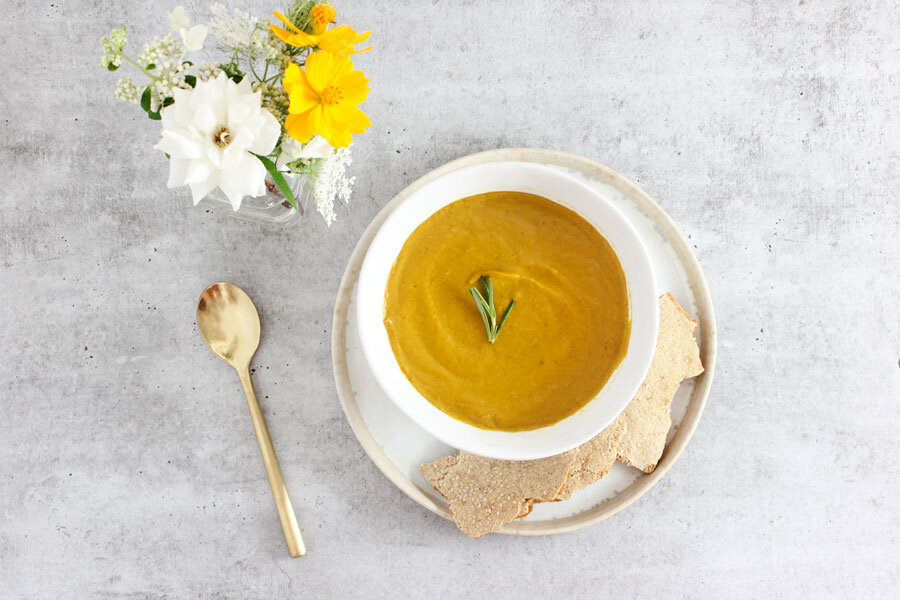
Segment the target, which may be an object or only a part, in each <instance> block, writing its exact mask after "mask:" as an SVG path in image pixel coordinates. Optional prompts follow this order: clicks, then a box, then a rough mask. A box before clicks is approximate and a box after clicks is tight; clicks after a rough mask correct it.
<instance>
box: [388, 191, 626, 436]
mask: <svg viewBox="0 0 900 600" xmlns="http://www.w3.org/2000/svg"><path fill="white" fill-rule="evenodd" d="M482 277H485V278H486V279H487V281H488V282H489V283H490V285H491V288H492V290H491V291H492V296H493V298H492V301H493V302H494V304H495V306H496V312H497V320H498V321H499V320H500V319H501V317H502V315H503V314H504V312H505V310H506V308H507V307H508V306H509V305H510V303H511V302H512V301H515V310H512V311H510V314H509V315H508V316H507V320H506V322H505V323H503V324H502V330H500V331H497V332H495V333H496V335H494V336H493V338H494V339H492V340H489V337H490V336H491V327H490V326H489V324H488V320H487V319H485V318H483V316H482V314H480V312H481V308H483V307H484V305H482V306H481V308H480V307H479V304H480V303H479V302H478V299H477V298H476V301H474V302H473V296H474V294H472V293H471V292H470V289H472V288H475V289H478V290H484V288H483V285H484V281H483V280H482ZM484 292H485V293H487V290H484ZM384 323H385V327H386V328H387V333H388V337H389V339H390V342H391V348H392V349H393V351H394V355H395V356H396V358H397V362H398V363H399V364H400V368H401V369H402V370H403V373H404V374H405V375H406V377H407V378H408V379H409V381H410V382H411V383H412V385H413V386H414V387H415V388H416V389H417V390H418V391H419V393H421V394H422V395H423V396H424V397H425V398H426V399H428V401H429V402H431V403H432V404H433V405H434V406H436V407H437V408H438V409H440V410H441V411H443V412H445V413H446V414H448V415H450V416H451V417H453V418H455V419H457V420H459V421H463V422H465V423H469V424H471V425H474V426H476V427H480V428H483V429H492V430H499V431H526V430H530V429H537V428H540V427H545V426H547V425H552V424H553V423H556V422H558V421H561V420H562V419H564V418H566V417H568V416H570V415H572V414H573V413H575V412H577V411H578V410H579V409H580V408H582V407H583V406H584V405H585V404H587V403H588V402H589V401H590V400H591V399H592V398H594V397H595V396H596V395H597V393H598V392H599V391H600V390H601V389H602V388H603V386H604V385H605V384H606V382H607V381H608V380H609V378H610V376H611V375H612V373H613V372H614V371H615V369H616V367H618V365H619V363H620V362H621V361H622V359H623V358H624V356H625V350H626V348H627V346H628V338H629V335H630V332H631V322H630V320H629V304H628V290H627V287H626V284H625V274H624V272H623V271H622V267H621V265H620V264H619V260H618V258H617V257H616V254H615V252H614V251H613V249H612V247H611V246H610V245H609V242H607V241H606V239H605V238H604V237H603V236H602V235H601V234H600V233H599V232H598V231H597V230H596V229H595V228H594V227H593V226H592V225H591V224H590V223H588V222H587V221H585V220H584V219H583V218H582V217H580V216H579V215H578V214H577V213H575V212H574V211H572V210H570V209H568V208H565V207H564V206H561V205H559V204H557V203H555V202H551V201H550V200H547V199H546V198H542V197H541V196H535V195H533V194H525V193H521V192H491V193H487V194H479V195H477V196H470V197H468V198H463V199H461V200H457V201H455V202H453V203H451V204H449V205H447V206H446V207H444V208H442V209H441V210H439V211H437V212H436V213H435V214H433V215H432V216H431V217H429V218H428V219H427V220H425V221H424V222H423V223H422V224H421V225H419V227H418V228H416V230H415V231H414V232H413V233H412V235H410V236H409V238H408V239H407V240H406V243H405V244H404V245H403V248H402V250H401V251H400V254H399V256H398V257H397V260H396V262H395V263H394V266H393V268H392V269H391V274H390V277H389V279H388V283H387V288H386V290H385V304H384ZM486 326H487V328H488V331H487V334H486V331H485V328H486ZM496 329H500V328H499V327H498V328H496Z"/></svg>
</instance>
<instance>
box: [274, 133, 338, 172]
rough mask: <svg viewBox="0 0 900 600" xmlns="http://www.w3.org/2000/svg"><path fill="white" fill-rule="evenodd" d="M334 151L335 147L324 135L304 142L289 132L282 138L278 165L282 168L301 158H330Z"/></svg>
mask: <svg viewBox="0 0 900 600" xmlns="http://www.w3.org/2000/svg"><path fill="white" fill-rule="evenodd" d="M333 151H334V148H332V147H331V144H329V143H328V141H327V140H326V139H325V138H323V137H322V136H318V135H316V136H313V138H312V139H311V140H309V141H308V142H306V143H305V144H303V143H301V142H298V141H297V140H295V139H294V138H292V137H291V136H289V135H288V134H284V136H283V137H282V139H281V154H280V155H279V156H278V162H277V163H276V165H277V166H278V169H279V170H281V169H284V167H285V166H286V165H287V164H288V163H292V162H294V161H295V160H299V159H301V158H305V159H310V158H328V157H329V156H331V153H332V152H333Z"/></svg>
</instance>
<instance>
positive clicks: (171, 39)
mask: <svg viewBox="0 0 900 600" xmlns="http://www.w3.org/2000/svg"><path fill="white" fill-rule="evenodd" d="M183 58H184V46H183V45H182V44H181V43H179V42H178V40H176V39H175V36H174V35H173V34H171V33H170V34H168V35H164V36H162V37H157V38H154V40H153V41H152V42H150V43H149V44H145V45H144V52H143V54H141V55H140V56H139V57H138V59H137V62H138V64H139V65H141V66H147V65H149V64H153V65H159V64H160V63H163V62H170V63H175V62H181V60H182V59H183Z"/></svg>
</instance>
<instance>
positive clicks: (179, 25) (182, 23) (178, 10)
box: [169, 6, 191, 31]
mask: <svg viewBox="0 0 900 600" xmlns="http://www.w3.org/2000/svg"><path fill="white" fill-rule="evenodd" d="M190 22H191V20H190V19H189V18H188V17H187V15H186V14H184V7H183V6H176V7H175V10H173V11H172V12H170V13H169V23H171V24H172V30H173V31H178V30H179V29H184V28H185V27H187V26H188V24H189V23H190Z"/></svg>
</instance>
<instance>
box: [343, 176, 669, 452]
mask: <svg viewBox="0 0 900 600" xmlns="http://www.w3.org/2000/svg"><path fill="white" fill-rule="evenodd" d="M479 176H485V177H487V178H488V182H487V183H484V182H481V181H480V180H479V182H478V183H477V184H475V187H476V188H478V189H477V190H476V191H474V192H473V191H472V190H471V188H470V189H469V190H468V191H466V192H453V193H448V192H445V191H441V192H439V191H438V190H439V189H440V188H441V186H442V185H443V186H445V187H449V188H452V189H456V188H453V186H452V184H453V182H454V181H455V182H460V181H461V180H463V179H465V178H466V177H469V178H470V180H478V177H479ZM491 177H493V178H494V179H495V180H496V179H497V178H499V179H503V178H504V177H506V178H507V179H503V180H504V181H512V182H513V183H512V184H506V183H503V184H497V183H493V184H491V182H490V178H491ZM523 181H524V182H527V183H528V185H525V184H523V183H522V182H523ZM448 182H449V183H451V185H450V186H447V183H448ZM536 182H537V183H536ZM548 182H549V183H548ZM551 183H552V187H553V191H548V188H550V187H551ZM532 186H536V188H535V187H532ZM498 188H499V189H498ZM557 189H561V190H562V191H561V192H559V194H560V195H561V196H564V197H563V198H561V197H560V196H556V195H555V194H556V190H557ZM499 190H509V191H526V192H531V193H537V194H539V195H541V196H543V197H546V198H548V199H549V200H551V201H553V202H556V203H558V204H560V205H562V206H565V207H567V208H570V209H572V210H574V211H575V212H576V213H577V214H579V216H581V217H582V218H584V219H585V220H587V221H588V222H589V223H591V224H592V225H593V226H594V227H595V228H597V230H598V231H599V232H600V233H601V235H603V236H604V237H605V238H606V239H607V240H608V241H609V242H610V244H611V245H612V246H613V250H614V252H615V253H616V255H617V257H618V259H619V261H620V263H621V264H622V267H623V270H624V271H625V276H626V284H627V288H628V293H629V309H630V311H631V317H632V330H631V335H630V338H629V345H628V349H627V351H626V355H625V358H624V359H623V361H622V362H621V363H620V365H619V366H618V367H617V369H616V371H615V372H614V373H613V375H612V376H611V377H610V379H609V380H608V381H607V383H606V384H605V385H604V387H603V388H602V389H601V391H600V393H598V395H597V396H596V397H595V398H594V399H592V400H591V401H589V402H588V403H587V404H586V405H585V406H584V407H583V408H581V409H580V410H579V411H577V412H576V413H575V414H573V415H571V416H569V417H567V418H566V419H563V420H562V421H560V422H558V423H556V424H553V425H550V426H547V427H543V428H539V429H535V430H530V431H523V432H501V431H493V430H485V429H480V428H477V427H474V426H472V425H468V424H466V423H463V422H461V421H457V420H456V419H454V418H452V417H450V416H449V415H447V414H446V413H443V412H442V411H440V410H439V409H437V408H436V407H435V406H434V405H432V404H431V403H430V402H429V401H428V400H427V399H426V398H425V397H424V396H422V395H421V394H420V393H419V392H418V390H416V389H415V388H414V387H413V386H412V384H411V382H409V380H408V379H407V378H406V376H405V375H403V373H402V370H401V369H400V366H399V363H398V362H397V360H396V357H395V355H394V353H393V349H392V347H391V345H390V342H389V340H388V337H387V333H386V330H385V328H384V323H383V310H384V309H383V306H384V288H385V285H386V283H387V278H388V277H389V276H390V270H391V267H392V266H393V264H394V262H395V261H396V258H397V256H398V255H399V252H400V251H401V250H402V247H403V245H404V244H405V242H406V240H407V238H408V237H409V235H411V233H412V232H413V231H415V229H416V228H417V227H418V226H419V225H420V224H421V223H422V222H424V221H425V220H426V219H427V218H429V217H430V216H431V215H433V214H434V213H435V212H437V210H440V209H441V208H443V207H444V206H446V205H448V204H450V203H452V202H455V201H457V200H459V199H461V198H464V197H467V196H470V195H472V194H473V193H483V192H488V191H499ZM429 194H431V195H429ZM567 194H568V196H566V195H567ZM436 198H437V199H436ZM448 198H449V199H448ZM585 207H587V211H588V212H592V211H593V212H592V214H591V216H588V215H587V214H585V211H583V210H580V208H585ZM591 217H594V218H591ZM598 219H599V221H600V222H598ZM398 233H399V234H398ZM373 257H374V258H373ZM385 265H386V267H385ZM376 293H377V294H378V296H377V297H378V299H379V302H377V303H375V302H360V301H358V302H357V325H358V329H359V335H360V341H361V344H362V351H363V355H364V356H365V359H366V361H367V362H368V363H369V366H370V368H371V370H372V372H373V374H374V375H375V378H376V380H377V381H378V383H379V385H380V386H381V387H382V389H383V390H384V392H385V394H386V395H387V396H388V397H389V398H390V399H391V401H392V402H393V403H394V404H395V405H397V406H398V407H399V408H400V409H401V410H402V411H403V412H404V413H405V414H407V415H408V416H409V417H410V418H411V419H412V420H413V421H414V422H416V423H417V424H418V425H419V426H420V427H422V428H423V429H425V430H426V431H428V432H429V433H431V434H432V435H434V436H435V437H436V438H438V439H440V440H441V441H443V442H444V443H446V444H448V445H449V446H452V447H454V448H458V449H461V450H465V451H468V452H472V453H474V454H479V455H482V456H489V457H492V458H500V459H506V460H529V459H537V458H543V457H546V456H552V455H555V454H559V453H561V452H565V451H567V450H570V449H572V448H574V447H576V446H578V445H580V444H582V443H584V442H586V441H588V440H589V439H591V438H592V437H594V436H595V435H597V434H598V433H599V432H600V431H602V430H603V429H604V428H605V427H607V426H608V425H609V424H610V423H611V422H612V421H613V420H614V419H615V418H616V417H617V416H618V415H619V414H620V413H621V411H622V410H624V409H625V407H626V406H627V405H628V403H629V402H630V401H631V399H632V398H633V396H634V394H635V393H636V392H637V390H638V388H639V387H640V385H641V383H642V382H643V379H644V376H645V375H646V372H647V370H648V368H649V366H650V362H651V361H652V359H653V354H654V350H655V346H656V338H657V333H658V325H659V313H658V310H659V305H658V295H659V294H658V290H657V287H656V277H655V273H654V272H653V264H652V260H651V258H650V256H649V253H648V250H647V248H646V246H645V245H644V243H643V241H642V240H641V238H640V236H639V234H638V233H637V231H636V229H635V228H634V227H633V225H632V224H631V223H630V221H629V220H628V218H627V217H625V216H624V214H622V212H621V211H620V210H619V209H618V208H617V207H616V206H615V205H613V204H612V203H611V202H610V201H609V200H607V199H606V198H604V197H603V195H602V194H600V193H599V192H598V191H597V190H595V189H593V188H591V187H590V186H588V185H587V184H586V183H584V182H582V181H579V180H578V179H577V178H575V177H572V176H571V175H569V174H567V173H564V172H561V171H559V170H557V169H553V168H551V167H548V166H545V165H541V164H536V163H534V162H528V161H516V160H508V161H495V162H489V163H481V164H474V165H468V166H464V167H461V168H459V169H455V170H453V171H450V172H447V173H444V174H442V175H440V176H438V177H435V178H433V179H432V180H430V181H428V182H427V183H426V184H425V185H423V186H421V187H420V188H418V189H416V190H414V191H413V192H412V193H411V194H409V196H408V197H407V198H406V201H405V202H404V203H402V204H401V205H399V206H397V207H396V208H395V210H394V211H393V212H392V213H391V214H390V215H389V216H388V217H387V218H386V219H385V220H384V222H383V223H381V225H380V227H379V229H378V231H377V232H376V233H375V235H374V237H373V239H372V242H371V244H370V245H369V247H368V248H367V250H366V255H365V257H364V258H363V261H362V266H361V268H360V273H359V279H358V294H359V297H363V296H365V295H374V294H376Z"/></svg>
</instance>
